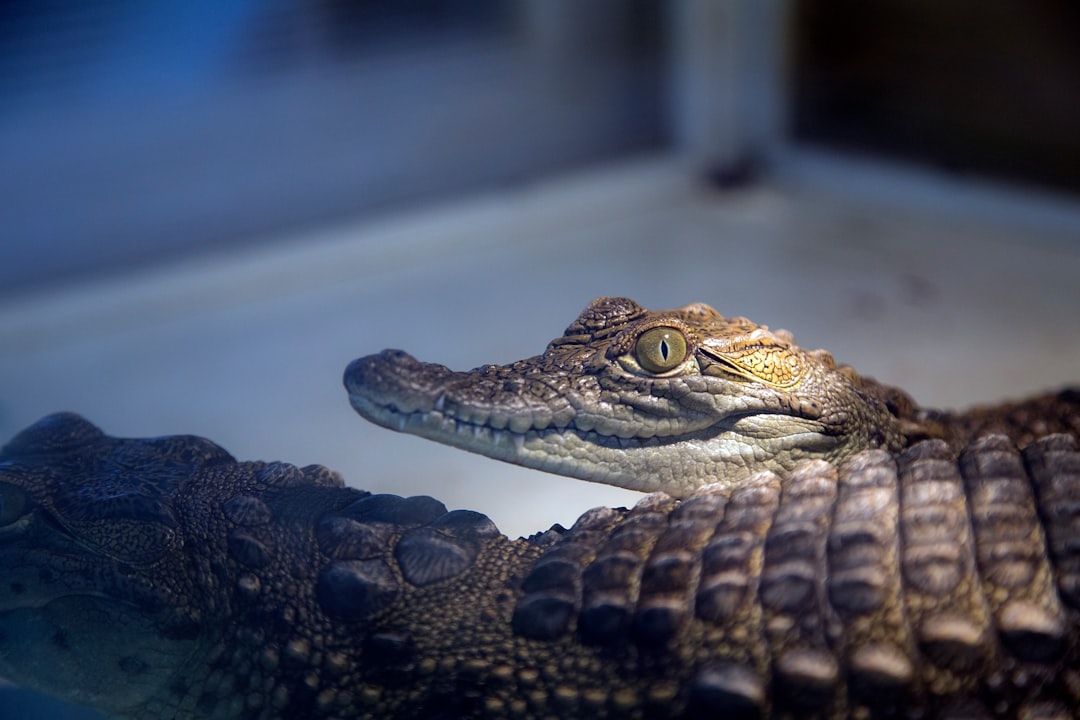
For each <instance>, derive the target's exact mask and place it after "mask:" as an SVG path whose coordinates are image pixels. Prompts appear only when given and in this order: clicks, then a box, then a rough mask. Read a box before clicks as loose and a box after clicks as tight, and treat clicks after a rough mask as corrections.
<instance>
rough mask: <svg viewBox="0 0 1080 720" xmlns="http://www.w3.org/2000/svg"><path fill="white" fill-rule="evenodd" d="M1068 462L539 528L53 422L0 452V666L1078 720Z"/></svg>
mask: <svg viewBox="0 0 1080 720" xmlns="http://www.w3.org/2000/svg"><path fill="white" fill-rule="evenodd" d="M1077 497H1080V449H1078V447H1077V443H1076V439H1075V438H1074V437H1072V436H1066V435H1060V434H1059V435H1051V436H1048V437H1046V438H1044V439H1042V440H1039V441H1036V442H1035V443H1033V444H1031V445H1029V446H1028V447H1027V449H1026V450H1025V451H1024V452H1022V453H1021V452H1020V451H1018V450H1017V449H1016V447H1015V445H1014V444H1013V443H1012V442H1011V441H1010V440H1009V439H1008V438H1006V437H1004V436H1001V435H991V436H987V437H985V438H983V439H981V440H979V441H977V442H975V443H974V444H973V445H971V446H970V447H969V448H968V449H966V450H965V451H964V452H963V453H961V454H960V455H959V457H958V456H957V455H956V454H955V453H954V452H953V451H952V450H951V449H950V448H949V447H948V446H947V445H945V444H944V443H943V442H941V441H925V442H922V443H919V444H916V445H915V446H913V447H912V448H909V449H908V450H905V451H903V452H902V453H901V454H899V455H898V456H897V457H896V458H894V457H892V456H890V455H889V454H888V453H887V452H885V451H883V450H869V451H863V452H860V453H856V454H855V455H853V456H852V457H851V458H849V459H848V460H846V461H845V462H843V463H841V464H839V465H832V464H829V463H825V462H823V461H809V462H806V463H803V464H801V465H799V466H798V467H797V468H796V470H795V471H794V472H793V473H791V474H790V475H789V476H785V477H782V476H778V475H777V474H775V473H772V472H769V471H765V472H762V473H758V474H755V475H753V476H751V477H748V478H747V480H746V482H744V483H741V484H738V485H737V486H733V487H726V486H719V485H714V486H708V487H705V488H702V489H699V490H697V491H695V492H694V493H692V494H691V495H690V497H689V498H687V499H685V500H683V501H681V502H679V501H676V500H674V499H673V498H671V497H670V496H667V495H665V494H663V493H655V494H652V495H647V496H645V497H644V499H643V500H642V501H641V502H640V503H638V505H637V506H635V507H634V508H632V509H630V510H624V509H618V510H616V509H607V508H600V509H597V510H594V511H590V512H588V513H586V514H585V515H583V516H582V517H581V518H580V519H579V520H578V521H577V523H576V524H575V525H574V526H573V527H572V528H571V529H570V530H567V531H563V530H562V529H561V528H553V529H552V530H550V531H548V532H545V533H541V534H538V535H535V536H533V537H531V538H528V539H518V540H510V539H508V538H506V537H504V536H502V535H501V534H500V533H499V532H498V531H497V530H496V529H495V527H494V525H493V524H492V523H491V522H490V521H489V520H488V519H487V518H486V517H484V516H483V515H480V514H478V513H473V512H469V511H450V512H447V510H446V508H445V507H443V506H442V504H441V503H439V502H438V501H436V500H433V499H432V498H428V497H412V498H400V497H396V496H388V495H370V494H367V493H365V492H363V491H360V490H356V489H351V488H346V487H342V485H341V481H340V478H338V477H337V476H335V475H334V474H333V473H331V472H329V471H327V470H325V469H324V468H321V467H317V466H312V467H307V468H301V469H298V468H295V467H293V466H290V465H287V464H282V463H251V462H237V461H235V460H234V459H232V458H231V457H230V456H229V455H228V454H227V453H226V452H225V451H224V450H222V449H221V448H219V447H217V446H216V445H214V444H213V443H210V442H209V441H206V440H202V439H199V438H192V437H174V438H157V439H149V440H119V439H115V438H110V437H108V436H105V435H103V434H102V433H101V432H100V431H98V430H97V429H96V428H95V427H94V426H92V425H90V424H89V423H87V422H86V421H84V420H82V419H80V418H78V417H76V416H72V415H60V416H53V417H50V418H46V419H45V420H43V421H41V422H40V423H38V424H37V425H35V426H32V427H31V428H29V429H27V430H26V431H24V432H23V433H21V434H20V435H18V436H17V437H16V438H15V439H14V440H12V442H11V443H9V444H8V445H7V446H6V448H5V449H4V451H3V454H2V455H0V568H2V570H0V579H2V582H0V674H2V675H4V676H6V677H9V678H11V679H12V680H14V681H16V682H18V683H20V684H23V685H26V686H28V687H32V688H36V689H40V690H42V691H44V692H48V693H51V694H55V695H58V696H61V697H64V698H67V699H69V700H73V701H76V702H81V703H86V704H89V705H93V706H95V707H97V708H99V709H101V710H103V711H105V712H107V713H110V714H112V715H115V716H117V717H131V718H316V717H326V718H329V717H342V718H344V717H373V718H452V717H486V718H545V717H564V718H567V717H590V718H591V717H609V718H646V717H658V718H659V717H664V718H667V717H702V718H704V717H725V718H783V717H792V718H794V717H819V718H862V717H926V718H935V717H938V718H945V717H987V718H992V717H993V718H1066V717H1070V716H1071V712H1072V709H1074V708H1076V707H1078V706H1080V705H1078V703H1080V697H1078V694H1080V689H1078V685H1077V673H1078V672H1080V657H1078V653H1080V646H1078V643H1080V625H1078V621H1077V612H1078V610H1080V546H1078V545H1077V543H1076V542H1075V538H1076V537H1078V536H1080V506H1078V505H1077V503H1076V500H1075V499H1076V498H1077Z"/></svg>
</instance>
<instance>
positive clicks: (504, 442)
mask: <svg viewBox="0 0 1080 720" xmlns="http://www.w3.org/2000/svg"><path fill="white" fill-rule="evenodd" d="M345 385H346V387H347V389H348V392H349V399H350V402H351V403H352V406H353V407H354V408H355V410H356V411H357V412H358V413H360V415H362V416H363V417H365V418H367V419H368V420H371V421H372V422H375V423H377V424H379V425H382V426H384V427H388V428H391V429H393V430H398V431H401V432H407V433H412V434H415V435H419V436H422V437H426V438H430V439H433V440H436V441H439V442H442V443H446V444H448V445H453V446H455V447H459V448H463V449H466V450H470V451H472V452H477V453H481V454H483V455H487V456H489V457H493V458H497V459H499V460H504V461H507V462H511V463H516V464H519V465H524V466H526V467H532V468H537V469H540V470H546V471H549V472H554V473H557V474H562V475H569V476H572V477H576V478H581V479H583V480H591V481H594V482H601V483H608V484H611V485H618V486H620V487H625V488H629V489H631V490H641V491H645V492H651V491H656V490H662V491H664V492H666V493H668V494H670V495H672V496H674V497H685V496H687V495H689V494H690V493H692V492H693V491H694V490H695V489H696V488H699V487H701V486H703V485H707V484H712V483H727V484H734V483H739V482H741V481H743V480H744V479H745V478H746V476H747V474H748V473H749V472H754V471H758V470H763V469H768V470H774V471H777V472H787V471H790V470H792V469H793V468H794V466H795V465H796V464H797V463H799V462H801V461H804V460H809V459H822V460H826V461H829V462H833V463H836V462H840V461H843V460H844V459H845V458H847V457H850V456H851V455H852V454H853V453H856V452H858V451H860V450H865V449H870V448H881V449H883V450H885V451H887V452H890V453H896V452H899V451H900V450H903V449H904V448H906V447H909V446H911V445H912V444H914V443H916V442H918V441H920V440H926V439H935V438H936V439H941V440H942V441H944V442H945V443H946V444H948V445H949V446H950V447H953V448H954V449H959V448H960V447H962V446H963V445H965V444H966V443H968V442H970V441H971V440H972V439H974V438H977V437H979V436H982V435H985V434H987V433H990V432H998V433H1002V434H1004V435H1006V436H1008V437H1010V438H1011V439H1012V440H1013V441H1014V442H1015V443H1016V444H1017V445H1018V446H1020V447H1024V446H1026V445H1027V444H1028V443H1030V442H1031V441H1032V440H1034V439H1036V438H1039V437H1042V436H1045V435H1048V434H1051V433H1071V434H1073V435H1080V391H1078V390H1076V389H1069V390H1065V391H1063V392H1060V393H1054V394H1048V395H1043V396H1040V397H1035V398H1030V399H1028V400H1025V401H1021V402H1015V403H1009V404H1003V405H997V406H988V407H979V408H974V409H972V410H969V411H967V412H960V413H957V412H945V411H940V410H932V409H925V408H921V407H919V406H917V405H916V403H915V402H914V401H913V400H912V398H911V397H910V396H909V395H908V394H906V393H905V392H903V391H901V390H899V389H897V388H892V387H889V386H886V385H883V384H881V383H878V382H876V381H874V380H872V379H870V378H866V377H862V376H860V375H859V374H858V373H856V372H855V371H854V370H853V369H852V368H850V367H848V366H843V365H838V364H837V363H836V362H835V361H834V360H833V358H832V356H831V355H830V354H829V353H828V352H826V351H824V350H804V349H802V348H800V347H799V346H797V345H796V344H795V342H794V338H793V337H792V335H791V334H790V333H788V332H786V331H784V330H779V331H776V332H771V331H770V330H769V329H768V327H767V326H764V325H757V324H755V323H753V322H751V321H749V320H747V319H746V318H741V317H736V318H726V317H724V316H722V315H721V314H720V313H718V312H717V311H716V310H714V309H713V308H711V307H709V306H708V305H705V304H702V303H696V304H692V305H686V306H685V307H681V308H677V309H674V310H663V311H649V310H646V309H645V308H643V307H641V306H640V305H638V304H637V303H636V302H634V301H633V300H630V299H628V298H617V297H602V298H598V299H596V300H594V301H593V302H592V303H590V304H589V305H588V307H586V308H585V310H584V311H583V312H582V313H581V315H580V316H579V317H578V318H577V319H576V320H575V321H574V322H573V323H571V324H570V326H569V327H567V329H566V331H565V332H564V333H563V335H562V336H561V337H558V338H555V339H554V340H552V341H551V342H550V343H549V344H548V346H547V349H546V350H545V351H544V353H543V354H542V355H538V356H536V357H532V358H528V359H526V360H521V361H518V362H514V363H511V364H509V365H485V366H483V367H480V368H477V369H475V370H471V371H468V372H455V371H452V370H450V369H449V368H446V367H445V366H443V365H438V364H435V363H424V362H420V361H418V360H416V359H415V358H414V357H412V356H411V355H409V354H408V353H405V352H403V351H401V350H384V351H383V352H381V353H379V354H376V355H369V356H366V357H362V358H359V359H357V360H355V361H353V362H352V363H351V364H350V365H349V367H348V368H347V369H346V371H345Z"/></svg>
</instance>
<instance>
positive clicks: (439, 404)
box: [434, 393, 446, 412]
mask: <svg viewBox="0 0 1080 720" xmlns="http://www.w3.org/2000/svg"><path fill="white" fill-rule="evenodd" d="M445 405H446V393H440V394H439V397H437V398H435V406H434V408H435V410H436V411H437V412H442V411H443V407H444V406H445Z"/></svg>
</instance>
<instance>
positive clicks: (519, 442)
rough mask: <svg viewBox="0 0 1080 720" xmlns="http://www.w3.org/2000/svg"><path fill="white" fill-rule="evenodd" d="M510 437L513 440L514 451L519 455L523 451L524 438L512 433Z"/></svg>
mask: <svg viewBox="0 0 1080 720" xmlns="http://www.w3.org/2000/svg"><path fill="white" fill-rule="evenodd" d="M510 437H512V438H514V449H515V450H517V451H518V452H519V453H520V452H521V451H522V450H524V449H525V436H524V435H518V434H517V433H514V434H513V435H511V436H510Z"/></svg>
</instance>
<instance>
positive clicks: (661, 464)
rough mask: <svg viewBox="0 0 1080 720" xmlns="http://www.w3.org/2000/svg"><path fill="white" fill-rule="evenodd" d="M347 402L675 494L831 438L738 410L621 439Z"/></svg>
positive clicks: (800, 453)
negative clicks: (667, 433)
mask: <svg viewBox="0 0 1080 720" xmlns="http://www.w3.org/2000/svg"><path fill="white" fill-rule="evenodd" d="M353 405H354V407H356V409H357V410H358V411H359V412H360V414H361V415H363V416H364V417H367V418H368V419H369V420H372V421H374V422H376V423H378V424H380V425H383V426H384V427H389V428H391V429H394V430H397V431H399V432H403V433H409V434H413V435H419V436H421V437H425V438H428V439H431V440H436V441H438V442H441V443H444V444H447V445H451V446H454V447H458V448H461V449H463V450H468V451H471V452H475V453H479V454H481V455H486V456H488V457H492V458H495V459H498V460H503V461H505V462H511V463H514V464H517V465H523V466H525V467H531V468H534V469H538V470H544V471H547V472H552V473H556V474H559V475H567V476H571V477H576V478H580V479H582V480H588V481H592V482H599V483H604V484H609V485H615V486H618V487H624V488H628V489H631V490H640V491H644V492H652V491H656V490H662V491H664V492H667V493H669V494H671V495H673V496H676V497H685V496H687V495H689V494H691V493H692V492H693V491H694V490H696V489H697V488H699V487H701V486H704V485H708V484H714V483H726V482H735V481H736V480H737V479H742V478H746V477H747V476H748V473H752V472H756V471H758V470H774V471H783V470H788V469H790V468H791V467H792V466H794V464H795V463H797V462H798V461H800V460H804V459H809V458H814V457H823V456H826V455H827V454H828V453H829V452H830V451H831V450H833V449H834V448H835V447H836V445H837V442H838V441H837V439H836V438H834V437H830V436H827V435H825V434H824V426H823V425H822V424H821V423H819V422H816V421H813V420H806V419H802V418H795V417H790V416H783V415H747V416H743V417H740V418H738V419H736V420H735V421H734V422H732V423H731V424H730V425H728V426H726V427H723V428H722V429H720V428H718V427H716V428H714V429H715V430H716V434H715V435H709V432H708V429H707V430H705V431H699V432H698V433H694V434H693V435H691V436H690V437H687V438H684V439H678V438H657V437H647V438H636V437H629V438H627V437H619V436H616V435H601V434H599V433H597V432H595V431H593V430H589V431H581V430H579V429H577V428H575V427H572V426H571V427H563V428H556V427H550V426H549V427H547V428H545V429H543V430H534V429H529V430H526V431H524V432H515V431H513V430H510V429H508V428H507V429H495V428H492V427H490V426H487V425H482V424H476V423H471V422H468V421H465V420H462V419H460V418H456V417H453V416H450V415H447V414H445V413H444V412H443V411H442V410H439V409H434V410H431V411H427V412H423V411H416V412H410V413H403V412H399V411H397V410H396V409H395V408H388V407H377V406H372V405H371V404H370V403H367V402H366V401H364V402H361V403H357V402H356V401H355V400H354V402H353ZM435 405H436V406H439V405H443V403H439V402H438V401H436V403H435Z"/></svg>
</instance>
